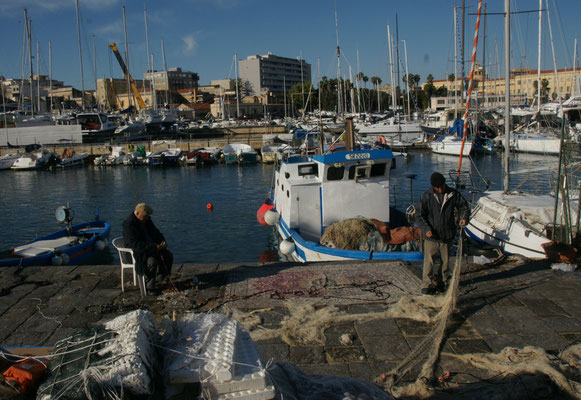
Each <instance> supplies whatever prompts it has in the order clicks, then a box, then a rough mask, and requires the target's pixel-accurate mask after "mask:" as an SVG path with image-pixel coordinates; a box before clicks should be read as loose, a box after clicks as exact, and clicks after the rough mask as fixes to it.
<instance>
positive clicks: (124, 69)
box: [109, 43, 145, 110]
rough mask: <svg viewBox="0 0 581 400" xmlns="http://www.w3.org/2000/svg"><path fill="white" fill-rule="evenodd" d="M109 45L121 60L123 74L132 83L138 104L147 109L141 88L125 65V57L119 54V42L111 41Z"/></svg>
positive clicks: (141, 108) (118, 59)
mask: <svg viewBox="0 0 581 400" xmlns="http://www.w3.org/2000/svg"><path fill="white" fill-rule="evenodd" d="M109 47H110V48H111V50H112V51H113V54H115V57H117V61H118V62H119V65H120V66H121V69H122V70H123V74H124V75H125V78H126V79H129V82H130V83H131V91H132V92H133V95H134V96H135V99H136V100H137V104H139V109H140V110H143V109H145V103H144V102H143V99H142V98H141V95H140V94H139V90H137V86H135V82H133V78H132V77H131V75H130V74H129V71H128V70H127V66H126V65H125V61H123V58H122V57H121V55H120V54H119V50H117V44H116V43H111V44H110V45H109Z"/></svg>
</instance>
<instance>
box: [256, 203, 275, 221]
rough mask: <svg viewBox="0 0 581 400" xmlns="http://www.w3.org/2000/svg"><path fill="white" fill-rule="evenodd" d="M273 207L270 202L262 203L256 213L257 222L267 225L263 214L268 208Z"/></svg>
mask: <svg viewBox="0 0 581 400" xmlns="http://www.w3.org/2000/svg"><path fill="white" fill-rule="evenodd" d="M273 208H274V207H273V206H272V204H268V203H264V204H263V205H262V206H261V207H260V208H259V209H258V212H257V213H256V219H257V220H258V222H259V223H260V224H261V225H268V224H267V223H266V221H265V220H264V214H266V212H267V211H268V210H272V209H273Z"/></svg>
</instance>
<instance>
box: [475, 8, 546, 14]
mask: <svg viewBox="0 0 581 400" xmlns="http://www.w3.org/2000/svg"><path fill="white" fill-rule="evenodd" d="M539 11H545V9H544V8H542V9H541V10H526V11H511V12H510V15H516V14H528V13H537V14H538V13H539ZM505 14H506V13H504V12H486V13H482V14H481V15H505ZM468 15H477V14H476V13H470V14H468Z"/></svg>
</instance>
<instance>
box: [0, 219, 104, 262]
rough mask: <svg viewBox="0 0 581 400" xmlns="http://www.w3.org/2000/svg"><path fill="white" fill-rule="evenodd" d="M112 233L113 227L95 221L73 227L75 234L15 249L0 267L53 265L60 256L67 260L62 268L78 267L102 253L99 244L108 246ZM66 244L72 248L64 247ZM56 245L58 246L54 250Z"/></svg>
mask: <svg viewBox="0 0 581 400" xmlns="http://www.w3.org/2000/svg"><path fill="white" fill-rule="evenodd" d="M110 233H111V225H110V224H109V223H108V222H103V221H92V222H85V223H82V224H77V225H73V226H72V227H71V233H69V232H68V231H67V230H66V229H63V230H60V231H58V232H55V233H52V234H50V235H47V236H43V237H40V238H38V239H36V240H33V241H31V242H28V243H25V244H24V245H22V246H18V247H15V248H14V249H12V253H11V254H7V253H5V255H4V256H3V257H1V258H0V267H30V266H37V265H53V263H54V261H53V259H54V258H55V257H56V256H59V257H61V259H63V258H65V260H64V261H65V262H62V264H60V265H78V264H79V263H81V262H83V261H85V260H86V259H88V258H89V257H91V256H92V255H94V254H95V253H96V252H97V251H98V250H99V249H98V246H99V245H98V244H97V243H98V242H99V241H102V242H104V244H106V242H107V239H108V238H109V234H110ZM65 239H66V240H65ZM73 241H74V242H75V243H73ZM66 242H69V244H64V243H66ZM55 244H57V246H52V245H55ZM58 245H60V246H58ZM63 255H66V257H63Z"/></svg>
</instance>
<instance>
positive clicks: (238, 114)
mask: <svg viewBox="0 0 581 400" xmlns="http://www.w3.org/2000/svg"><path fill="white" fill-rule="evenodd" d="M234 69H235V70H236V120H240V98H239V96H238V79H239V78H238V53H234Z"/></svg>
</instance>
